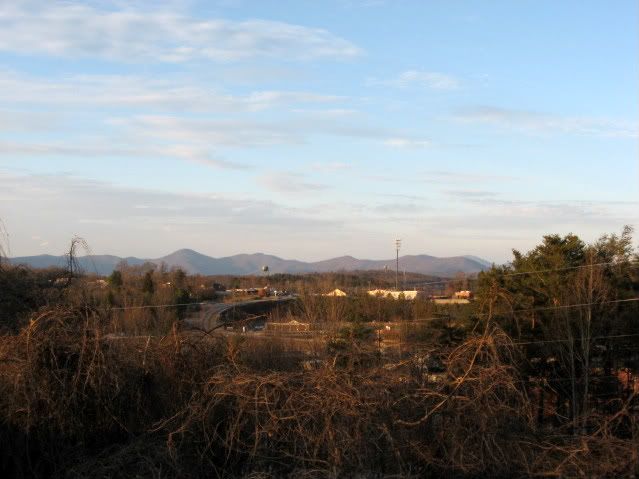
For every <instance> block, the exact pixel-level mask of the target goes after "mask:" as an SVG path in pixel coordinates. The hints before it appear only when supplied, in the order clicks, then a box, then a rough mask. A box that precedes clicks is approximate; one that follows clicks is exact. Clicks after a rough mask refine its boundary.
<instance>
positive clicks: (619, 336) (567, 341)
mask: <svg viewBox="0 0 639 479" xmlns="http://www.w3.org/2000/svg"><path fill="white" fill-rule="evenodd" d="M638 336H639V333H636V334H611V335H607V336H592V337H591V338H590V339H591V340H598V339H619V338H635V337H638ZM577 340H578V338H573V339H540V340H536V341H514V342H513V343H512V344H514V345H516V346H527V345H529V344H542V343H570V342H572V341H577Z"/></svg>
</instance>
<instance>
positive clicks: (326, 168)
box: [311, 161, 352, 173]
mask: <svg viewBox="0 0 639 479" xmlns="http://www.w3.org/2000/svg"><path fill="white" fill-rule="evenodd" d="M351 168H352V165H350V164H348V163H342V162H339V161H329V162H326V163H320V162H315V163H313V164H311V169H313V170H315V171H322V172H330V173H332V172H336V171H344V170H350V169H351Z"/></svg>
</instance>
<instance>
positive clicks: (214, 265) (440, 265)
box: [11, 248, 491, 276]
mask: <svg viewBox="0 0 639 479" xmlns="http://www.w3.org/2000/svg"><path fill="white" fill-rule="evenodd" d="M11 261H12V262H13V263H21V264H27V265H30V266H32V267H34V268H47V267H51V266H62V265H64V264H65V263H64V258H63V257H62V256H51V255H39V256H27V257H22V258H13V259H12V260H11ZM78 261H79V262H80V265H81V266H82V267H83V268H84V270H85V271H87V272H90V273H98V274H102V275H108V274H110V273H111V272H112V271H113V270H114V269H115V268H116V267H117V266H118V264H119V263H120V262H122V261H126V262H127V263H128V264H130V265H132V266H133V265H141V264H144V263H146V262H151V263H155V264H158V265H159V264H162V263H163V264H166V265H167V266H168V267H170V268H173V267H178V268H182V269H184V270H185V271H186V272H188V273H191V274H203V275H220V274H229V275H248V274H262V268H263V266H268V267H269V271H270V272H271V273H311V272H318V273H325V272H331V271H356V270H363V271H370V270H383V269H384V267H385V266H390V265H394V264H395V261H396V258H391V259H385V260H371V259H357V258H355V257H353V256H350V255H345V256H339V257H337V258H331V259H327V260H323V261H316V262H304V261H297V260H288V259H282V258H279V257H277V256H273V255H269V254H265V253H253V254H246V253H243V254H237V255H233V256H227V257H223V258H213V257H211V256H207V255H204V254H202V253H199V252H197V251H195V250H193V249H190V248H183V249H179V250H177V251H174V252H173V253H171V254H168V255H166V256H163V257H161V258H155V259H140V258H135V257H129V258H124V259H123V258H120V257H117V256H110V255H92V256H84V257H80V258H78ZM399 261H400V263H399V267H400V269H401V270H402V271H404V270H405V271H406V272H411V273H422V274H427V275H435V276H454V275H455V274H456V273H460V272H462V273H477V272H479V271H483V270H485V269H488V268H489V267H490V266H491V263H489V262H488V261H486V260H483V259H481V258H477V257H474V256H470V255H467V256H454V257H450V258H438V257H435V256H429V255H425V254H422V255H405V256H401V257H400V258H399Z"/></svg>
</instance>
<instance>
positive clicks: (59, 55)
mask: <svg viewBox="0 0 639 479" xmlns="http://www.w3.org/2000/svg"><path fill="white" fill-rule="evenodd" d="M451 7H452V5H451V4H450V2H444V1H433V2H422V1H416V0H415V1H409V0H407V1H402V2H391V1H384V0H373V1H371V0H331V1H326V2H321V3H320V2H312V1H310V0H302V1H299V2H281V1H275V0H265V1H248V0H246V1H245V0H220V1H215V2H201V1H187V0H184V1H181V0H167V1H162V2H153V5H152V6H148V5H145V3H144V2H120V1H116V0H95V1H88V2H79V1H69V2H42V1H30V0H18V1H15V2H5V3H3V4H1V5H0V60H1V62H2V63H1V66H0V220H2V221H3V222H4V225H5V228H6V231H7V232H8V234H9V236H10V242H9V246H10V254H11V256H14V257H15V256H30V255H39V254H53V255H59V254H62V253H63V252H64V251H65V249H66V248H67V247H68V244H69V242H70V240H71V238H72V237H73V236H74V235H79V236H82V237H83V238H85V239H86V241H87V242H88V244H89V245H90V246H91V249H92V251H93V252H94V253H95V254H113V255H116V256H136V257H141V258H157V257H161V256H164V255H166V254H168V253H170V252H172V251H175V250H177V249H181V248H185V247H189V248H191V249H194V250H196V251H198V252H201V253H203V254H207V255H210V256H214V257H223V256H231V255H233V254H238V253H250V252H252V251H262V252H264V253H266V254H273V255H275V256H279V257H281V258H287V259H299V260H303V261H317V260H321V259H327V258H333V257H337V256H343V255H351V256H354V257H356V258H374V259H387V258H392V257H394V254H395V253H394V240H395V238H402V239H403V246H402V250H401V252H400V254H401V255H409V254H428V255H432V256H437V257H448V256H460V255H475V256H478V257H480V258H484V259H486V260H488V261H494V262H496V263H503V262H505V261H508V260H509V259H510V258H511V249H512V248H517V249H520V250H524V251H525V250H527V249H530V248H532V247H534V246H535V245H536V244H538V243H539V242H540V241H541V239H542V236H543V235H546V234H552V233H558V234H562V235H563V234H567V233H570V232H572V233H574V234H577V235H579V236H580V237H582V238H583V239H584V240H586V241H592V240H594V239H596V238H597V237H599V236H600V235H602V234H605V233H613V232H617V233H619V232H620V231H621V228H622V227H623V225H625V224H630V225H637V223H638V221H637V219H638V216H637V213H636V212H637V210H638V209H637V207H638V206H639V198H638V196H637V193H638V188H637V185H638V181H639V170H638V163H639V162H638V161H637V160H638V158H639V145H638V141H637V137H638V129H639V126H638V120H639V113H638V105H639V92H638V91H637V84H639V68H638V64H637V58H638V57H639V45H638V43H637V36H638V34H639V28H638V25H637V21H636V19H637V18H638V16H639V6H638V4H637V2H634V1H631V0H622V1H619V2H615V3H614V5H613V6H611V5H610V4H605V3H600V2H591V1H588V2H581V1H580V2H577V1H566V2H538V1H535V2H533V1H523V2H507V1H496V2H490V3H485V2H480V3H471V2H458V3H455V5H454V8H451Z"/></svg>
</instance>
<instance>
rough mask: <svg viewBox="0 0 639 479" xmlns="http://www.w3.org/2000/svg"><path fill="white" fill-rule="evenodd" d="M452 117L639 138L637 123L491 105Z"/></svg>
mask: <svg viewBox="0 0 639 479" xmlns="http://www.w3.org/2000/svg"><path fill="white" fill-rule="evenodd" d="M455 118H456V119H457V120H459V121H463V122H467V123H478V124H490V125H496V126H500V127H503V128H509V129H515V130H520V131H525V132H528V133H532V134H552V133H570V134H575V135H585V136H601V137H619V138H637V137H639V125H637V124H636V123H633V122H629V121H623V120H616V119H607V118H594V117H588V116H565V115H554V114H550V113H540V112H535V111H528V110H515V109H509V108H500V107H494V106H476V107H470V108H465V109H463V110H460V111H458V112H457V113H456V115H455Z"/></svg>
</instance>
